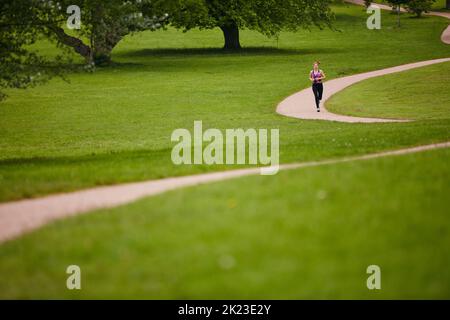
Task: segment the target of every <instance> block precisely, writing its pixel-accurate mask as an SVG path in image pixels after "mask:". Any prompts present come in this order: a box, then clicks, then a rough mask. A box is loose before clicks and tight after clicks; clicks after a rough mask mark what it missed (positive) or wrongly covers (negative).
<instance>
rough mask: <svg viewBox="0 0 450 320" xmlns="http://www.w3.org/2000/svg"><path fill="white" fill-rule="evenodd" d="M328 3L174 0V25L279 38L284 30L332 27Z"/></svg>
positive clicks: (318, 0)
mask: <svg viewBox="0 0 450 320" xmlns="http://www.w3.org/2000/svg"><path fill="white" fill-rule="evenodd" d="M329 4H330V1H328V0H289V1H286V0H172V1H171V2H170V5H169V6H168V8H167V9H168V10H169V14H170V18H169V19H170V22H171V23H172V25H174V26H175V27H177V28H182V29H184V30H186V31H187V30H189V29H192V28H196V27H197V28H200V29H212V28H215V27H221V28H226V27H230V26H231V27H236V28H239V29H251V30H256V31H259V32H261V33H262V34H264V35H266V36H272V37H273V36H276V35H278V34H279V32H280V31H281V30H290V31H295V30H298V29H300V28H309V27H310V26H313V25H314V26H317V27H320V28H322V27H323V26H330V25H331V21H332V18H333V14H332V12H331V10H330V8H329Z"/></svg>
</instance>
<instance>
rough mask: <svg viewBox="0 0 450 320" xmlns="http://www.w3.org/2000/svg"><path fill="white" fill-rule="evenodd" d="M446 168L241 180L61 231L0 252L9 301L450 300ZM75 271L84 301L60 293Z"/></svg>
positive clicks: (1, 281) (381, 163)
mask: <svg viewBox="0 0 450 320" xmlns="http://www.w3.org/2000/svg"><path fill="white" fill-rule="evenodd" d="M449 156H450V151H449V149H445V150H435V151H429V152H425V153H420V154H414V155H406V156H397V157H389V158H382V159H376V160H369V161H361V162H352V163H346V164H339V165H330V166H322V167H316V168H307V169H302V170H293V171H286V172H280V173H279V174H278V175H276V176H272V177H263V176H255V177H248V178H242V179H238V180H233V181H227V182H221V183H215V184H211V185H205V186H199V187H194V188H188V189H183V190H178V191H174V192H170V193H167V194H165V195H160V196H157V197H154V198H148V199H144V200H141V201H138V202H136V203H133V204H131V205H127V206H123V207H119V208H116V209H109V210H102V211H98V212H95V213H91V214H89V215H86V216H80V217H77V218H71V219H68V220H65V221H62V222H57V223H54V224H51V225H49V226H47V227H45V228H44V229H41V230H39V231H37V232H34V233H32V234H29V235H26V236H24V237H22V238H20V239H18V240H15V241H12V242H9V243H6V244H3V245H2V246H0V261H1V263H0V297H1V298H45V299H48V298H127V299H128V298H138V299H144V298H145V299H166V298H171V299H199V298H200V299H205V298H208V299H218V298H224V299H225V298H233V299H241V298H249V299H265V298H268V299H283V298H286V299H300V298H301V299H305V298H307V299H310V298H314V299H320V298H333V299H343V298H357V299H372V298H373V299H378V298H380V299H381V298H383V299H392V298H395V299H419V298H420V299H431V298H436V299H448V298H449V297H450V290H449V289H450V287H449V285H448V284H449V282H450V272H449V268H448V265H449V263H450V260H449V259H450V258H449V257H450V249H449V248H450V224H449V220H448V206H449V204H450V203H449V199H448V181H449V179H450V166H449V162H448V161H447V159H448V157H449ZM73 264H75V265H78V266H80V268H81V275H82V284H81V285H82V290H80V291H76V290H75V291H69V290H67V289H66V287H65V284H66V277H67V276H68V275H66V274H65V270H66V268H67V266H68V265H73ZM369 265H378V266H380V268H381V279H382V280H381V290H375V291H370V290H368V289H367V287H366V280H367V277H368V276H369V275H367V274H366V268H367V267H368V266H369Z"/></svg>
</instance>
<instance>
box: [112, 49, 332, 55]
mask: <svg viewBox="0 0 450 320" xmlns="http://www.w3.org/2000/svg"><path fill="white" fill-rule="evenodd" d="M336 51H339V49H336V48H305V49H293V48H292V49H290V48H282V49H280V48H275V47H246V48H242V49H240V50H226V49H222V48H155V49H142V50H135V51H124V52H118V53H116V54H115V55H116V56H120V57H134V58H139V57H141V58H145V57H186V56H223V57H230V56H287V55H302V54H313V53H333V52H336Z"/></svg>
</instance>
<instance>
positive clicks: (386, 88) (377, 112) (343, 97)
mask: <svg viewBox="0 0 450 320" xmlns="http://www.w3.org/2000/svg"><path fill="white" fill-rule="evenodd" d="M449 92H450V63H449V62H447V63H440V64H436V65H432V66H428V67H424V68H420V69H415V70H409V71H405V72H401V73H397V74H392V75H386V76H383V77H378V78H373V79H369V80H366V81H363V82H360V83H357V84H355V85H353V86H351V87H350V88H347V89H346V90H344V91H342V92H340V93H338V94H336V95H334V96H333V97H332V98H331V99H330V100H329V101H328V102H327V104H326V106H327V108H328V109H329V110H330V111H332V112H335V113H340V114H347V115H354V116H368V117H382V118H393V119H415V120H429V119H448V118H449V117H450V94H449Z"/></svg>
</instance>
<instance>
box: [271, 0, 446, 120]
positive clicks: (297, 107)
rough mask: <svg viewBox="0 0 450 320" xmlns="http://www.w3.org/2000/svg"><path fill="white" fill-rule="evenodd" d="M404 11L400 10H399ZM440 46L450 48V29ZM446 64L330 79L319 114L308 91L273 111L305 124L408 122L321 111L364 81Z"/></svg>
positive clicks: (356, 0)
mask: <svg viewBox="0 0 450 320" xmlns="http://www.w3.org/2000/svg"><path fill="white" fill-rule="evenodd" d="M346 2H350V3H353V4H357V5H364V1H362V0H346ZM377 5H378V6H379V7H380V8H381V9H385V10H392V8H391V7H389V6H387V5H381V4H377ZM403 11H404V10H403ZM428 15H435V16H440V17H445V18H448V19H450V13H447V12H429V13H428ZM441 39H442V41H443V42H445V43H448V44H450V25H449V26H448V27H447V29H446V30H444V33H443V34H442V36H441ZM446 61H450V58H443V59H435V60H428V61H422V62H416V63H410V64H405V65H402V66H397V67H393V68H387V69H382V70H377V71H371V72H366V73H361V74H356V75H352V76H348V77H342V78H338V79H333V80H330V81H326V84H325V86H326V90H325V92H324V95H323V100H322V102H321V110H320V112H317V111H316V105H315V101H314V96H313V94H312V91H311V88H307V89H304V90H302V91H300V92H297V93H295V94H293V95H291V96H289V97H287V98H286V99H284V100H283V101H282V102H281V103H280V104H279V105H278V107H277V113H279V114H281V115H283V116H287V117H291V118H298V119H305V120H326V121H338V122H349V123H357V122H363V123H374V122H405V121H408V120H392V119H379V118H362V117H352V116H345V115H339V114H334V113H331V112H329V111H328V110H327V109H326V108H325V102H326V101H327V100H328V99H329V98H330V97H331V96H332V95H334V94H336V93H338V92H339V91H341V90H343V89H345V88H347V87H348V86H351V85H353V84H355V83H358V82H360V81H363V80H367V79H370V78H374V77H379V76H383V75H387V74H392V73H396V72H401V71H406V70H411V69H415V68H420V67H424V66H428V65H432V64H436V63H441V62H446Z"/></svg>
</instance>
